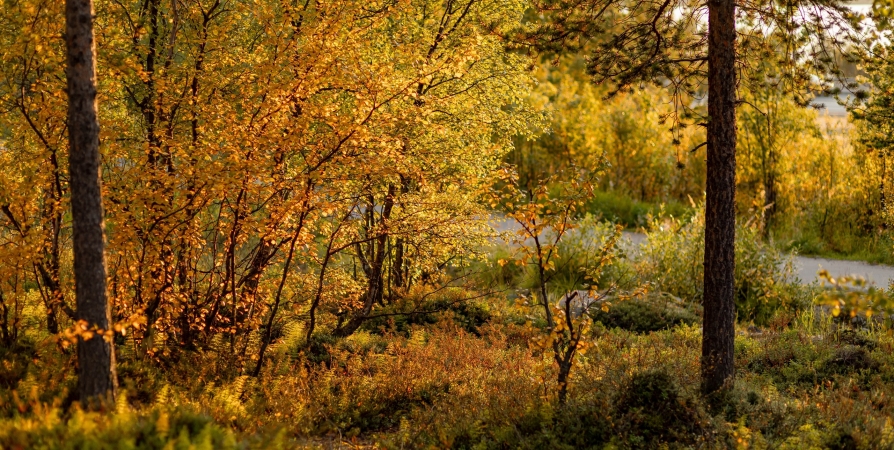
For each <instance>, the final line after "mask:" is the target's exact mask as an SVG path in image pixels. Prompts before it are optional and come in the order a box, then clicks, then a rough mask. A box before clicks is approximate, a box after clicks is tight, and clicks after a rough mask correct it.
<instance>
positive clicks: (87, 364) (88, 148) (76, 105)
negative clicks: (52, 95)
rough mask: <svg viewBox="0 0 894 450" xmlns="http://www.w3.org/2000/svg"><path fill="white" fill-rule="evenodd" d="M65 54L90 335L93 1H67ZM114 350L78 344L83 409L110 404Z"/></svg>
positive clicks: (94, 212)
mask: <svg viewBox="0 0 894 450" xmlns="http://www.w3.org/2000/svg"><path fill="white" fill-rule="evenodd" d="M65 22H66V29H65V41H66V46H67V51H68V67H67V71H66V77H67V79H68V138H69V150H70V154H69V166H68V170H69V177H70V181H69V183H70V188H71V215H72V240H73V247H74V248H73V250H74V276H75V297H76V302H77V312H76V317H77V319H78V320H83V321H86V322H87V325H88V327H89V328H91V329H98V330H103V331H105V330H109V329H110V322H111V320H110V313H109V300H108V294H107V291H106V261H105V251H104V250H105V237H104V225H103V207H102V192H101V190H100V174H99V171H100V155H99V122H98V119H97V104H96V57H95V55H96V46H95V42H94V34H93V2H92V0H66V3H65ZM116 384H117V382H116V379H115V350H114V348H113V346H112V343H111V342H110V341H107V340H106V339H104V338H103V337H102V336H100V335H98V334H94V335H93V337H92V338H89V339H84V338H80V339H79V340H78V392H79V394H80V399H81V401H82V402H84V403H85V404H87V403H90V402H93V401H95V400H97V399H100V400H112V399H113V398H114V395H115V390H116V387H117V386H116Z"/></svg>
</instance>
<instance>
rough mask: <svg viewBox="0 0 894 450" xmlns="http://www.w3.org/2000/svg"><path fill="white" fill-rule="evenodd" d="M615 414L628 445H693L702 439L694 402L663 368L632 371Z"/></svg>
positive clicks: (636, 446) (654, 446) (697, 412)
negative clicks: (682, 393)
mask: <svg viewBox="0 0 894 450" xmlns="http://www.w3.org/2000/svg"><path fill="white" fill-rule="evenodd" d="M615 415H616V418H615V423H618V424H619V426H620V428H621V429H620V431H621V436H622V437H623V439H624V440H625V441H626V442H625V447H628V448H656V447H658V446H659V445H660V444H663V443H675V444H680V445H683V446H692V445H695V444H696V443H697V442H699V441H702V440H703V439H704V430H703V426H704V425H703V422H704V419H703V418H702V416H701V414H700V413H699V411H698V409H697V408H696V406H695V403H694V402H692V401H691V400H689V399H687V398H684V397H683V396H682V395H681V394H680V392H679V390H678V389H677V386H676V385H675V384H674V382H673V380H672V379H671V377H670V376H669V375H668V374H667V373H666V372H663V371H650V372H642V373H638V374H636V375H634V376H633V377H632V378H631V379H630V381H629V382H628V384H627V385H626V386H625V387H624V389H623V390H622V391H621V394H620V396H619V397H618V399H617V402H616V405H615Z"/></svg>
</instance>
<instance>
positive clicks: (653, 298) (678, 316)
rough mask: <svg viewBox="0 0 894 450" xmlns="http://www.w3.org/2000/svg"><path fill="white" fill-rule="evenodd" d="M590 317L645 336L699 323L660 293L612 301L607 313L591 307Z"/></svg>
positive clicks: (689, 311) (676, 301)
mask: <svg viewBox="0 0 894 450" xmlns="http://www.w3.org/2000/svg"><path fill="white" fill-rule="evenodd" d="M590 316H591V317H592V318H593V321H594V322H601V323H602V324H603V325H604V326H606V327H608V328H621V329H624V330H628V331H633V332H635V333H648V332H652V331H658V330H664V329H668V328H673V327H675V326H677V325H680V324H686V325H692V324H695V323H697V322H699V315H698V313H697V312H693V310H692V308H691V307H690V308H687V305H683V304H682V302H681V301H680V300H679V299H675V298H673V297H671V296H670V295H660V294H659V295H649V296H647V297H646V298H633V299H630V300H624V301H620V302H616V303H613V304H612V306H611V307H610V308H608V310H607V311H603V310H602V309H599V308H593V309H591V310H590Z"/></svg>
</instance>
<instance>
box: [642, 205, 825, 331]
mask: <svg viewBox="0 0 894 450" xmlns="http://www.w3.org/2000/svg"><path fill="white" fill-rule="evenodd" d="M704 227H705V222H704V208H703V207H700V208H698V209H697V211H696V214H695V215H693V216H692V217H691V218H690V219H688V220H677V219H668V220H663V221H660V220H654V221H652V223H651V225H650V227H649V230H648V233H647V237H648V238H647V240H646V242H645V243H644V244H643V245H642V247H641V248H640V251H639V252H638V253H637V254H636V255H635V261H634V267H635V268H636V271H637V273H638V274H639V276H640V277H641V278H642V279H643V280H644V281H649V282H651V283H652V284H653V286H654V288H655V289H657V290H659V291H662V292H667V293H670V294H673V295H676V296H678V297H680V298H682V299H684V300H688V301H690V302H693V303H696V304H700V303H701V302H702V298H703V295H704V292H703V282H704V239H705V237H704ZM735 246H736V250H735V252H736V256H735V257H736V271H735V279H736V314H737V316H738V320H739V321H740V322H745V323H748V322H754V323H755V324H758V325H766V324H768V323H769V321H770V319H772V318H773V317H774V316H775V315H776V313H777V312H779V311H786V312H790V313H794V312H796V311H798V310H799V309H801V308H803V307H804V306H805V305H806V303H807V300H808V299H806V298H805V296H804V295H802V290H801V289H800V288H799V287H798V286H796V285H795V281H796V280H795V278H794V269H793V265H792V258H791V257H790V256H787V255H785V254H784V253H782V252H781V251H779V250H778V249H776V247H774V246H773V245H772V244H771V243H768V242H766V241H764V240H763V239H762V238H761V236H760V234H759V230H758V228H757V227H756V226H755V225H753V224H752V223H746V224H740V225H739V226H737V227H736V243H735Z"/></svg>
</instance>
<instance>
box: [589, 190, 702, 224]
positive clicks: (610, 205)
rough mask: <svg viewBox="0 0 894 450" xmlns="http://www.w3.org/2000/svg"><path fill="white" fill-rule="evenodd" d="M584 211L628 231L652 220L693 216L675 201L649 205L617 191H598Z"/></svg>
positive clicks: (690, 208)
mask: <svg viewBox="0 0 894 450" xmlns="http://www.w3.org/2000/svg"><path fill="white" fill-rule="evenodd" d="M584 210H585V211H586V212H589V213H591V214H593V215H596V216H599V217H602V218H603V219H605V220H608V221H611V222H614V223H619V224H621V225H623V226H624V227H625V228H627V229H639V228H642V227H644V226H646V225H647V224H648V223H649V221H650V220H651V219H650V218H658V217H675V218H678V219H686V218H688V217H689V216H691V215H692V211H693V208H692V206H690V205H687V204H684V203H682V202H679V201H676V200H673V199H672V200H669V201H667V202H666V203H649V202H643V201H640V200H636V199H634V198H632V197H630V196H627V195H624V194H622V193H620V192H616V191H597V192H595V194H594V196H593V198H592V199H591V200H590V201H589V202H588V203H587V205H586V206H585V207H584Z"/></svg>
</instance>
